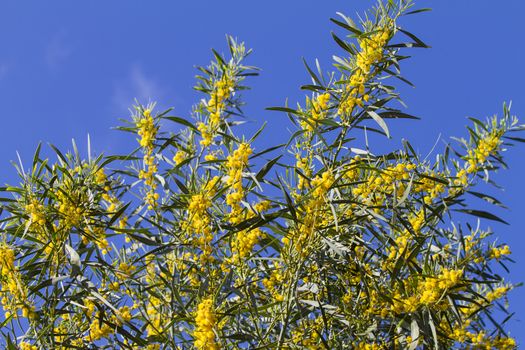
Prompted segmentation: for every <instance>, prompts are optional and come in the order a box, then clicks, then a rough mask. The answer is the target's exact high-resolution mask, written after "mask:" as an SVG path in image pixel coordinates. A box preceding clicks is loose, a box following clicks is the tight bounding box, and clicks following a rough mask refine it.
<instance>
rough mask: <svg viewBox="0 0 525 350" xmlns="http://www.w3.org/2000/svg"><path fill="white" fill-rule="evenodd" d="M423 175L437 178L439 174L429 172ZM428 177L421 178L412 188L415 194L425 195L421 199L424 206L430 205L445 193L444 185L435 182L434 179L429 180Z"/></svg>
mask: <svg viewBox="0 0 525 350" xmlns="http://www.w3.org/2000/svg"><path fill="white" fill-rule="evenodd" d="M424 175H427V176H429V177H436V178H438V177H439V176H440V175H441V174H435V173H434V172H430V173H427V174H424ZM429 177H425V176H421V177H420V178H419V179H418V180H417V182H416V183H415V186H414V191H415V192H419V193H427V194H426V195H425V196H424V197H423V201H424V202H425V203H426V204H431V203H432V201H433V200H434V199H436V198H438V197H439V195H440V194H442V193H443V192H445V190H446V185H445V184H443V183H441V182H438V181H435V180H434V179H431V178H429Z"/></svg>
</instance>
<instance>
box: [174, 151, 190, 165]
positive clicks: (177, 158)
mask: <svg viewBox="0 0 525 350" xmlns="http://www.w3.org/2000/svg"><path fill="white" fill-rule="evenodd" d="M187 156H188V154H187V153H186V152H185V151H182V150H179V151H177V153H175V155H174V156H173V161H174V162H175V164H176V165H179V164H180V163H182V162H184V161H185V160H186V157H187Z"/></svg>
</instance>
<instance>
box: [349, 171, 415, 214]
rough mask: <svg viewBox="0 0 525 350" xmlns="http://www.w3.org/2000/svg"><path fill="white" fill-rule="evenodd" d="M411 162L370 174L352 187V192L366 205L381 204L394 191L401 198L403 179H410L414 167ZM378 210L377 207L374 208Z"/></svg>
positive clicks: (403, 188) (404, 188)
mask: <svg viewBox="0 0 525 350" xmlns="http://www.w3.org/2000/svg"><path fill="white" fill-rule="evenodd" d="M415 167H416V166H415V165H414V164H412V163H403V162H401V163H397V164H396V165H391V166H388V167H386V168H385V169H383V170H381V172H380V173H379V174H377V175H376V174H375V173H373V174H371V175H370V176H369V177H368V178H367V179H366V181H365V182H363V183H361V184H359V185H357V186H356V187H354V188H353V189H352V194H353V195H354V196H355V197H357V198H359V199H360V200H361V201H362V203H363V204H365V205H367V206H382V205H384V204H385V200H386V199H387V197H388V196H390V195H393V194H394V193H396V195H397V199H399V198H401V197H402V196H403V194H404V192H405V190H406V184H405V182H404V181H406V180H408V179H410V172H411V171H412V170H414V169H415ZM375 210H376V211H379V209H378V208H375Z"/></svg>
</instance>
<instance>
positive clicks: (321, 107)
mask: <svg viewBox="0 0 525 350" xmlns="http://www.w3.org/2000/svg"><path fill="white" fill-rule="evenodd" d="M329 101H330V94H329V93H324V94H319V95H317V97H316V98H315V99H312V100H310V99H309V98H308V97H307V98H306V105H307V106H309V107H310V108H309V109H308V112H307V114H308V116H307V117H306V119H303V120H301V121H300V122H299V123H300V125H301V127H302V128H303V130H305V131H307V132H312V131H314V129H315V127H316V126H317V123H318V122H319V121H321V120H323V119H325V118H326V114H327V109H328V102H329Z"/></svg>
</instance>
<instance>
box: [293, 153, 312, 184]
mask: <svg viewBox="0 0 525 350" xmlns="http://www.w3.org/2000/svg"><path fill="white" fill-rule="evenodd" d="M295 158H296V159H297V162H296V163H295V167H296V168H297V170H298V171H300V172H301V174H302V175H299V174H297V189H298V190H304V189H306V188H309V187H310V183H309V180H308V179H309V178H310V177H311V176H312V169H311V168H310V165H309V164H310V159H309V157H301V154H300V153H296V154H295Z"/></svg>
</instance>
